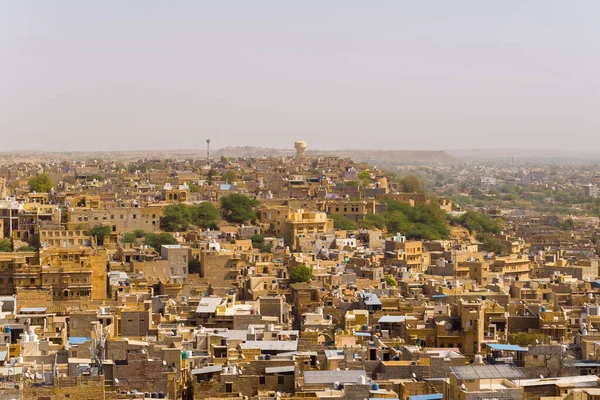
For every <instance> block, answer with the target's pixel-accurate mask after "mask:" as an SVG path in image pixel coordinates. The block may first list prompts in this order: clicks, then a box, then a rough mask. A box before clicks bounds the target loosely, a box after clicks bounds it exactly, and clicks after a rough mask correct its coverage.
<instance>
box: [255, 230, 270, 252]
mask: <svg viewBox="0 0 600 400" xmlns="http://www.w3.org/2000/svg"><path fill="white" fill-rule="evenodd" d="M250 240H252V247H253V248H255V249H258V250H260V252H261V253H271V252H272V251H273V248H272V246H271V245H270V244H269V243H267V242H265V237H264V236H263V235H261V234H260V233H257V234H255V235H252V237H251V238H250Z"/></svg>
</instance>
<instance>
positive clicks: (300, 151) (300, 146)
mask: <svg viewBox="0 0 600 400" xmlns="http://www.w3.org/2000/svg"><path fill="white" fill-rule="evenodd" d="M294 148H295V149H296V158H302V157H304V152H305V151H306V142H305V141H304V140H298V141H297V142H296V143H294Z"/></svg>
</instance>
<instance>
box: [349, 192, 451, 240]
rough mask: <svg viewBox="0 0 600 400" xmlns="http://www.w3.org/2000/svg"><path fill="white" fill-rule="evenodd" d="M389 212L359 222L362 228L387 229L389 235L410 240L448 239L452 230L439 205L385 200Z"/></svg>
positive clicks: (367, 217) (371, 215) (373, 215)
mask: <svg viewBox="0 0 600 400" xmlns="http://www.w3.org/2000/svg"><path fill="white" fill-rule="evenodd" d="M385 203H386V205H387V211H386V212H384V213H383V214H369V215H367V216H365V219H363V220H362V221H360V222H359V226H360V227H361V228H366V229H384V228H385V229H387V231H388V232H389V233H397V232H399V233H402V234H403V235H404V236H406V237H407V238H408V239H429V240H438V239H447V238H449V237H450V229H449V227H448V221H447V219H446V213H445V212H444V211H443V210H441V209H440V208H439V207H438V206H437V205H435V204H434V205H426V206H414V207H412V206H410V205H409V204H405V203H401V202H399V201H396V200H391V199H387V200H385Z"/></svg>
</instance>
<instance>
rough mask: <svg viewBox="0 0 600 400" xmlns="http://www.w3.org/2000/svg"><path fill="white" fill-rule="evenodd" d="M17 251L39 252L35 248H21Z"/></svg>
mask: <svg viewBox="0 0 600 400" xmlns="http://www.w3.org/2000/svg"><path fill="white" fill-rule="evenodd" d="M17 251H27V252H28V251H37V249H36V248H35V247H33V246H21V247H19V248H17Z"/></svg>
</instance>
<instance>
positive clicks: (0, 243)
mask: <svg viewBox="0 0 600 400" xmlns="http://www.w3.org/2000/svg"><path fill="white" fill-rule="evenodd" d="M11 251H13V244H12V241H11V240H10V239H0V252H2V253H10V252H11Z"/></svg>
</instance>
